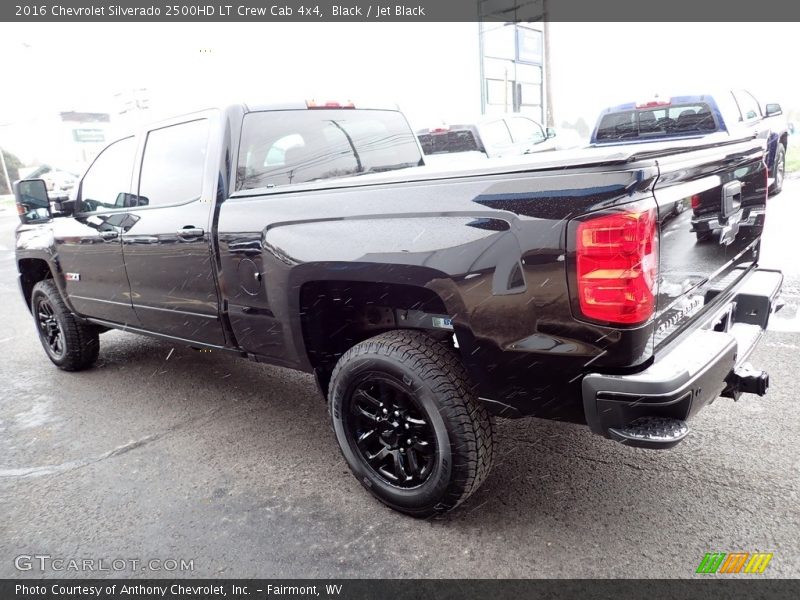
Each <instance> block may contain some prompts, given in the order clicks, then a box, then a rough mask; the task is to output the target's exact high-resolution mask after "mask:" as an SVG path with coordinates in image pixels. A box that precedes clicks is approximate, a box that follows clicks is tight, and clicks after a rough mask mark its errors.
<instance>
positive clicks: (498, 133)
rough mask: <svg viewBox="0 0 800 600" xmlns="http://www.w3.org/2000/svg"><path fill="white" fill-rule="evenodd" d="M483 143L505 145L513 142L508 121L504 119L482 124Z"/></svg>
mask: <svg viewBox="0 0 800 600" xmlns="http://www.w3.org/2000/svg"><path fill="white" fill-rule="evenodd" d="M481 136H482V137H483V143H484V144H485V145H486V146H487V147H490V146H503V145H505V144H510V143H511V133H510V132H509V131H508V126H507V125H506V122H505V121H503V120H502V119H499V120H497V121H489V122H488V123H484V124H483V125H481Z"/></svg>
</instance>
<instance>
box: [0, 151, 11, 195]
mask: <svg viewBox="0 0 800 600" xmlns="http://www.w3.org/2000/svg"><path fill="white" fill-rule="evenodd" d="M0 165H2V166H3V177H5V179H6V186H7V187H8V193H9V194H10V193H11V191H12V190H11V179H10V178H9V176H8V169H7V168H6V157H5V156H4V154H3V147H2V146H0Z"/></svg>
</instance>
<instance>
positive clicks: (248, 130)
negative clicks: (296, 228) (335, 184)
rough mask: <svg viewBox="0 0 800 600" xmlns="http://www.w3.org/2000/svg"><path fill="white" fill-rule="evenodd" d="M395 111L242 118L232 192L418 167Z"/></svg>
mask: <svg viewBox="0 0 800 600" xmlns="http://www.w3.org/2000/svg"><path fill="white" fill-rule="evenodd" d="M421 160H422V156H421V155H420V151H419V146H418V145H417V140H416V138H415V136H414V134H413V133H412V131H411V129H410V128H409V126H408V123H407V122H406V120H405V117H403V115H401V114H400V113H399V112H397V111H388V110H353V109H313V110H311V109H308V110H285V111H265V112H254V113H249V114H247V115H245V118H244V123H243V126H242V141H241V145H240V147H239V164H238V168H237V176H236V189H237V190H247V189H253V188H258V187H273V186H280V185H289V184H292V183H305V182H308V181H316V180H320V179H330V178H334V177H344V176H348V175H361V174H365V173H378V172H381V171H391V170H395V169H404V168H407V167H414V166H417V165H419V164H421Z"/></svg>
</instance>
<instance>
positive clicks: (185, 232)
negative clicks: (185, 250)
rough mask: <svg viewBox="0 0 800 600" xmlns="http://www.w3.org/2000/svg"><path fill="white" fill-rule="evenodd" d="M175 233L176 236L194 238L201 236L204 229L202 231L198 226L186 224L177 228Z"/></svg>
mask: <svg viewBox="0 0 800 600" xmlns="http://www.w3.org/2000/svg"><path fill="white" fill-rule="evenodd" d="M177 233H178V237H181V238H195V237H201V236H202V235H203V234H204V233H205V231H203V229H202V228H200V227H192V226H187V227H183V228H181V229H178V232H177Z"/></svg>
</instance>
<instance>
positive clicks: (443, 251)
mask: <svg viewBox="0 0 800 600" xmlns="http://www.w3.org/2000/svg"><path fill="white" fill-rule="evenodd" d="M515 160H517V159H515ZM15 190H16V195H17V202H18V206H19V212H20V218H21V221H22V223H21V224H20V226H19V227H18V229H17V233H16V256H17V265H18V268H19V282H20V285H21V289H22V294H23V297H24V299H25V302H26V303H27V305H28V306H29V307H30V309H31V312H32V314H33V317H34V321H35V323H36V326H37V330H38V335H39V338H40V339H41V342H42V345H43V347H44V350H45V352H46V353H47V355H48V357H49V358H50V360H51V361H52V362H54V363H55V364H56V365H57V366H59V367H61V368H62V369H66V370H70V371H78V370H81V369H86V368H88V367H90V366H91V365H92V364H93V363H94V361H95V360H96V359H97V356H98V349H99V337H98V336H99V334H101V333H103V332H105V331H106V330H108V329H112V328H113V329H121V330H125V331H131V332H134V333H142V334H147V335H152V336H157V337H159V338H162V339H166V340H169V341H170V342H174V343H182V344H186V345H188V346H193V347H196V348H205V349H214V350H218V351H225V352H231V353H234V354H237V355H240V356H242V357H247V358H250V359H253V360H256V361H263V362H266V363H272V364H275V365H281V366H284V367H288V368H291V369H298V370H302V371H306V372H309V373H313V374H314V375H315V377H316V380H317V382H318V385H319V388H320V391H321V393H322V396H323V397H325V398H327V401H328V404H329V406H330V416H331V420H332V424H333V429H334V431H335V435H336V438H337V440H338V442H339V445H340V447H341V449H342V454H343V455H344V458H345V460H346V461H347V463H348V464H349V466H350V468H351V469H352V471H353V473H354V474H355V476H356V477H357V478H358V480H359V481H360V482H361V483H362V484H363V485H364V486H365V487H366V488H367V489H368V490H369V491H370V492H371V493H373V494H374V495H375V496H376V497H377V498H379V499H380V500H381V501H383V502H385V503H386V504H388V505H389V506H391V507H392V508H395V509H397V510H399V511H402V512H405V513H408V514H411V515H414V516H418V517H424V516H428V515H431V514H434V513H437V512H443V511H446V510H448V509H451V508H453V507H455V506H457V505H458V504H459V503H461V502H462V501H464V500H465V499H466V498H467V497H468V496H469V495H470V494H471V493H473V492H474V491H475V490H476V489H477V488H478V486H479V485H480V484H481V483H482V482H483V481H484V479H485V478H486V476H487V474H488V472H489V469H490V467H491V464H492V459H493V453H494V436H495V433H494V416H496V415H497V416H501V417H508V418H515V417H531V416H533V417H539V418H545V419H558V420H563V421H568V422H574V423H579V424H584V425H588V427H589V428H590V430H591V431H592V432H594V433H596V434H599V435H601V436H604V437H606V438H610V439H612V440H616V441H619V442H622V443H624V444H628V445H630V446H638V447H647V448H669V447H672V446H674V445H675V444H677V443H678V442H679V441H680V440H682V439H683V438H684V437H685V436H686V434H687V432H688V428H687V425H686V421H687V420H688V419H689V418H690V417H691V416H692V415H694V414H695V413H696V412H697V411H698V410H700V409H701V408H702V407H703V406H704V405H706V404H708V403H710V402H713V401H714V400H715V399H716V398H717V397H719V396H724V397H730V398H734V399H737V398H738V397H739V395H740V394H741V393H743V392H748V393H755V394H758V395H763V394H764V393H765V392H766V388H767V385H768V376H767V374H766V373H764V372H761V371H756V370H754V369H753V368H752V367H750V366H749V365H748V364H747V362H746V360H747V358H748V355H749V354H750V352H751V351H752V349H753V348H754V346H755V345H756V343H757V342H758V340H759V339H760V337H761V335H762V333H763V331H764V330H765V328H766V326H767V321H768V319H769V316H770V313H771V312H772V311H773V310H775V309H776V307H777V306H778V295H779V292H780V288H781V284H782V275H781V273H780V272H776V271H768V270H762V269H759V268H758V257H759V247H760V244H759V240H760V236H761V231H762V228H763V223H764V220H763V216H764V212H765V209H766V199H767V177H766V169H765V165H764V142H763V140H758V139H753V138H749V139H747V138H743V139H727V140H725V141H715V142H714V143H711V142H709V141H707V140H706V141H703V140H699V141H698V140H693V141H688V142H687V141H682V142H661V143H654V144H639V145H635V146H625V147H619V148H589V149H583V150H579V151H570V152H551V153H546V154H543V155H537V156H534V157H528V158H527V159H526V160H525V162H519V163H512V162H505V161H499V162H496V163H494V164H491V163H490V161H487V162H486V163H484V164H481V165H480V166H478V167H476V168H471V169H469V170H460V171H442V170H436V169H433V168H432V167H430V166H425V165H424V163H423V158H422V154H421V152H420V147H419V144H418V142H417V140H416V138H415V136H414V133H413V131H412V130H411V128H410V127H409V126H408V124H407V122H406V120H405V118H404V117H403V115H402V114H401V113H399V112H397V111H394V110H383V109H369V110H367V109H360V108H359V109H356V108H354V107H352V106H346V105H337V104H333V103H332V104H326V105H322V106H318V105H314V104H311V103H308V104H291V105H280V106H246V105H235V106H230V107H227V108H223V109H218V110H209V111H205V112H200V113H195V114H191V115H188V116H184V117H181V118H177V119H173V120H171V121H168V122H163V123H159V124H158V125H155V126H152V127H149V128H147V129H145V130H143V131H141V132H140V133H139V134H137V135H135V136H132V137H127V138H125V139H122V140H119V141H117V142H115V143H113V144H111V145H110V146H108V148H106V149H105V150H104V151H103V152H102V153H101V154H100V155H99V156H98V158H97V159H96V160H95V162H94V164H93V165H92V166H91V167H90V168H89V169H88V171H87V172H86V173H85V174H84V176H83V178H82V180H81V183H80V185H79V186H78V187H77V188H76V195H75V196H74V197H73V198H72V199H71V200H70V201H67V202H59V203H57V204H55V205H52V206H51V205H50V204H49V203H48V200H47V195H46V190H45V189H44V188H43V186H42V185H41V182H40V181H35V180H29V181H22V182H18V183H17V184H16V186H15ZM698 194H700V195H703V197H704V206H710V205H711V203H712V198H716V200H715V202H716V206H717V214H718V218H719V220H720V222H721V223H722V225H723V231H722V233H720V235H719V236H718V237H716V238H715V239H714V240H713V241H712V242H709V241H708V240H706V241H704V242H703V243H698V242H697V240H696V239H695V236H694V233H693V232H692V230H691V222H690V217H691V215H690V213H689V211H684V212H681V213H678V214H675V213H674V212H673V213H670V214H669V215H666V216H662V217H659V210H658V207H659V205H660V204H666V203H674V202H676V201H678V200H682V199H690V198H692V197H693V196H696V195H698ZM687 201H688V200H687ZM298 418H302V416H301V415H298Z"/></svg>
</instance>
